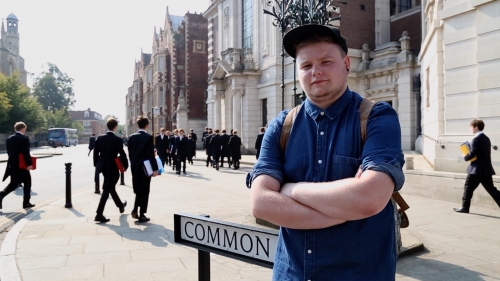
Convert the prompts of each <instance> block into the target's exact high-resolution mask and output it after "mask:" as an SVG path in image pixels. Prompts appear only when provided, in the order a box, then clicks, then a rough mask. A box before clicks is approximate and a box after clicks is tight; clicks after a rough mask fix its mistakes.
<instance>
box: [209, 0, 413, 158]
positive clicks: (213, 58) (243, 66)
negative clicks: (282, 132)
mask: <svg viewBox="0 0 500 281" xmlns="http://www.w3.org/2000/svg"><path fill="white" fill-rule="evenodd" d="M208 2H209V7H208V9H207V10H206V11H205V12H204V16H205V17H206V18H207V20H208V35H209V38H208V81H209V85H208V91H207V101H206V103H207V119H208V126H209V127H213V128H219V129H226V130H230V129H238V130H239V131H240V136H241V137H242V141H243V145H244V146H245V148H246V149H247V151H249V152H253V151H254V149H253V148H254V143H255V139H256V136H257V134H258V130H259V127H261V126H265V125H266V124H267V123H268V122H269V121H270V120H271V119H273V118H274V117H276V116H277V115H278V113H279V112H280V111H281V110H282V108H285V109H288V108H292V107H293V106H295V105H296V104H297V103H298V102H299V101H300V98H299V96H300V93H301V89H300V85H299V83H298V81H297V82H296V83H294V65H293V60H292V58H291V57H288V56H286V57H285V62H284V68H285V71H284V78H285V93H284V99H283V98H282V93H281V87H280V84H281V78H282V73H281V70H282V58H281V34H280V31H279V30H278V28H276V27H274V26H273V25H272V23H273V18H272V17H271V16H269V15H265V14H264V13H263V12H262V10H263V9H267V10H272V7H271V6H268V5H267V3H268V2H269V1H266V0H208ZM306 2H308V1H306ZM336 2H340V1H336ZM272 3H274V1H272ZM339 5H340V6H338V7H332V8H334V9H333V11H334V12H337V13H340V14H341V15H342V21H340V22H338V21H336V22H334V23H333V24H334V25H337V26H338V27H339V28H340V30H341V32H342V35H343V36H344V37H346V40H347V45H348V48H349V56H350V57H351V73H350V74H349V76H348V84H349V87H350V88H351V90H354V91H356V92H358V93H359V94H361V95H363V96H367V97H369V98H371V99H373V100H376V101H386V102H389V103H390V104H391V105H392V106H393V107H394V108H395V110H396V111H397V112H398V114H399V118H400V121H401V127H402V143H403V149H404V150H413V149H414V148H415V140H416V138H417V136H418V130H419V124H420V123H419V107H418V98H419V93H420V89H419V73H420V67H419V65H418V61H417V60H416V56H417V55H418V53H419V50H420V41H421V32H422V31H421V24H420V21H421V3H420V0H375V1H374V0H349V1H347V5H341V4H339ZM294 87H297V88H298V89H297V91H296V92H294V91H293V88H294Z"/></svg>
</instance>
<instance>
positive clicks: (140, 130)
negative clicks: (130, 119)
mask: <svg viewBox="0 0 500 281" xmlns="http://www.w3.org/2000/svg"><path fill="white" fill-rule="evenodd" d="M137 132H144V133H147V132H146V131H145V130H143V129H139V131H137Z"/></svg>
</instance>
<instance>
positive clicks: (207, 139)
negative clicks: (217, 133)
mask: <svg viewBox="0 0 500 281" xmlns="http://www.w3.org/2000/svg"><path fill="white" fill-rule="evenodd" d="M212 133H213V132H212V130H209V131H208V134H207V135H206V136H205V145H204V146H205V152H206V154H207V162H206V164H207V167H208V165H209V164H210V166H212V167H213V160H212V146H211V145H210V140H212Z"/></svg>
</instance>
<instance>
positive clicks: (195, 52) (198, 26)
mask: <svg viewBox="0 0 500 281" xmlns="http://www.w3.org/2000/svg"><path fill="white" fill-rule="evenodd" d="M207 28H208V27H207V20H206V19H205V18H204V17H203V15H201V14H196V13H195V14H191V13H187V14H185V15H184V16H175V15H170V14H169V12H168V8H167V13H166V17H165V24H164V26H163V28H160V29H159V30H158V31H157V30H156V27H155V29H154V32H153V44H152V53H151V54H146V53H143V52H142V51H141V58H140V60H139V61H138V62H136V63H135V69H134V81H133V84H132V86H131V87H130V88H129V89H128V94H127V97H126V107H127V109H126V112H127V122H126V124H127V133H128V134H131V133H133V132H135V131H137V128H136V124H135V118H136V117H137V116H138V115H146V114H147V115H148V116H151V113H152V108H154V107H158V108H159V109H160V114H159V115H158V116H157V117H155V119H154V127H153V126H150V127H151V128H150V131H151V130H152V129H154V131H155V133H156V132H158V131H159V129H160V128H161V127H164V128H166V129H167V130H173V129H175V128H184V129H185V130H186V131H188V130H189V129H193V130H194V131H195V132H198V133H199V134H200V135H201V132H202V131H204V127H205V125H206V123H207V121H206V105H205V101H206V89H207V72H208V65H207Z"/></svg>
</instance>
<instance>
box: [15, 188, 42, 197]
mask: <svg viewBox="0 0 500 281" xmlns="http://www.w3.org/2000/svg"><path fill="white" fill-rule="evenodd" d="M13 193H14V194H15V195H16V196H24V189H23V187H18V188H16V189H15V190H14V192H13ZM37 195H38V193H36V192H35V191H33V187H31V196H37Z"/></svg>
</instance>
